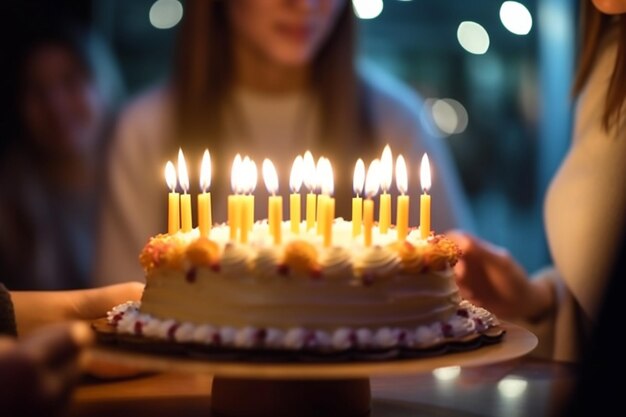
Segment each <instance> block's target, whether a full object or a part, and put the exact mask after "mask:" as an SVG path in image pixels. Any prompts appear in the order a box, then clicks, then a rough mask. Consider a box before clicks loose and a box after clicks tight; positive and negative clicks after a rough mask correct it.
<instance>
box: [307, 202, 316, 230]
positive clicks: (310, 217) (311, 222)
mask: <svg viewBox="0 0 626 417" xmlns="http://www.w3.org/2000/svg"><path fill="white" fill-rule="evenodd" d="M316 204H317V195H315V194H313V193H308V194H307V195H306V230H307V231H308V230H311V229H313V227H315V208H316Z"/></svg>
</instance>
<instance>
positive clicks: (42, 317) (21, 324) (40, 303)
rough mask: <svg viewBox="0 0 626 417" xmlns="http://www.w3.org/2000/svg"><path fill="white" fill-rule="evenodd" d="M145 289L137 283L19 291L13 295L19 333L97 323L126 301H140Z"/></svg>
mask: <svg viewBox="0 0 626 417" xmlns="http://www.w3.org/2000/svg"><path fill="white" fill-rule="evenodd" d="M142 291H143V285H142V284H139V283H136V282H129V283H125V284H118V285H111V286H108V287H102V288H94V289H89V290H75V291H45V292H44V291H15V292H12V293H11V299H12V300H13V308H14V311H15V321H16V323H17V331H18V333H19V334H20V335H28V334H29V333H32V332H33V330H35V329H38V328H40V327H42V326H45V325H47V324H51V323H57V322H61V321H69V320H94V319H97V318H100V317H104V315H105V314H106V312H107V311H108V310H109V309H111V307H114V306H116V305H118V304H121V303H124V302H126V301H134V300H139V299H140V298H141V293H142Z"/></svg>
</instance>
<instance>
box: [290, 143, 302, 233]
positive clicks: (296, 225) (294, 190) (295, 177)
mask: <svg viewBox="0 0 626 417" xmlns="http://www.w3.org/2000/svg"><path fill="white" fill-rule="evenodd" d="M303 164H304V159H302V156H300V155H298V156H297V157H296V159H294V161H293V165H292V166H291V175H290V176H289V188H291V196H290V197H289V219H290V222H291V233H294V234H296V235H297V234H299V233H300V219H301V215H300V210H301V209H302V207H301V206H302V202H301V199H300V187H302V179H303V178H302V165H303Z"/></svg>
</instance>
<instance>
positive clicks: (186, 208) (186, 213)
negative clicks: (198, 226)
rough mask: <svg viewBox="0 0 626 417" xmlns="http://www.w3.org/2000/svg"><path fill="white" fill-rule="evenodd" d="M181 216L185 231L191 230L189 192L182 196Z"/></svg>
mask: <svg viewBox="0 0 626 417" xmlns="http://www.w3.org/2000/svg"><path fill="white" fill-rule="evenodd" d="M180 217H181V225H182V229H183V232H191V196H190V195H189V194H187V193H185V194H183V195H181V196H180Z"/></svg>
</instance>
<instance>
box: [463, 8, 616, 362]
mask: <svg viewBox="0 0 626 417" xmlns="http://www.w3.org/2000/svg"><path fill="white" fill-rule="evenodd" d="M581 6H582V14H581V16H582V29H583V34H582V50H581V51H580V62H579V67H578V76H577V79H576V84H575V87H574V91H575V93H576V95H577V96H578V105H577V110H576V117H575V124H574V134H573V139H572V144H571V147H570V150H569V152H568V154H567V155H566V157H565V159H564V161H563V162H562V164H561V167H560V169H559V171H558V173H557V174H556V176H555V178H554V179H553V180H552V184H551V186H550V189H549V191H548V194H547V196H546V201H545V223H546V229H547V234H548V241H549V245H550V251H551V253H552V257H553V259H554V267H551V268H548V269H546V270H544V271H540V272H539V273H537V274H536V276H535V277H534V279H530V280H529V279H528V276H527V274H526V272H525V271H524V270H523V269H522V268H521V266H520V265H519V264H518V263H517V262H516V261H515V260H514V259H512V258H511V256H510V255H509V254H508V253H507V252H506V251H505V250H503V249H501V248H497V247H495V246H492V245H491V244H489V243H487V242H483V241H481V240H479V239H477V238H475V237H473V236H471V235H468V234H464V233H457V234H455V235H454V237H455V238H456V240H457V242H458V243H459V245H460V246H461V249H462V250H463V251H464V252H465V256H464V258H463V260H462V261H461V262H460V263H459V265H458V267H457V268H458V270H457V272H458V283H459V287H460V290H461V294H462V295H463V296H464V297H465V298H467V299H469V300H470V301H473V302H474V303H476V304H478V305H481V306H484V307H485V308H488V309H490V310H491V311H493V312H494V313H496V314H498V315H499V316H501V317H503V318H506V319H512V320H521V321H524V324H525V325H527V326H529V327H530V328H532V329H533V330H534V331H535V332H536V333H537V334H538V335H539V339H540V345H539V349H538V352H537V353H538V354H540V355H543V356H548V357H551V358H554V359H557V360H565V361H573V360H577V359H578V357H579V354H580V349H581V348H582V347H583V345H584V343H583V342H584V341H585V339H586V338H587V337H588V335H589V332H590V328H591V326H592V325H593V322H594V319H595V317H596V313H597V311H598V309H599V305H600V303H601V300H602V296H603V293H604V289H605V286H606V279H607V276H608V274H609V273H610V268H611V266H612V264H613V261H614V256H615V254H616V250H617V247H618V243H619V239H620V238H621V236H622V234H623V231H624V230H625V227H626V219H625V218H624V213H625V212H626V187H625V186H624V183H625V181H626V164H625V163H624V156H626V110H625V109H624V107H625V106H624V102H625V100H626V88H625V86H626V0H610V1H606V0H593V1H590V0H583V1H582V3H581ZM564 105H565V103H564Z"/></svg>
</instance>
